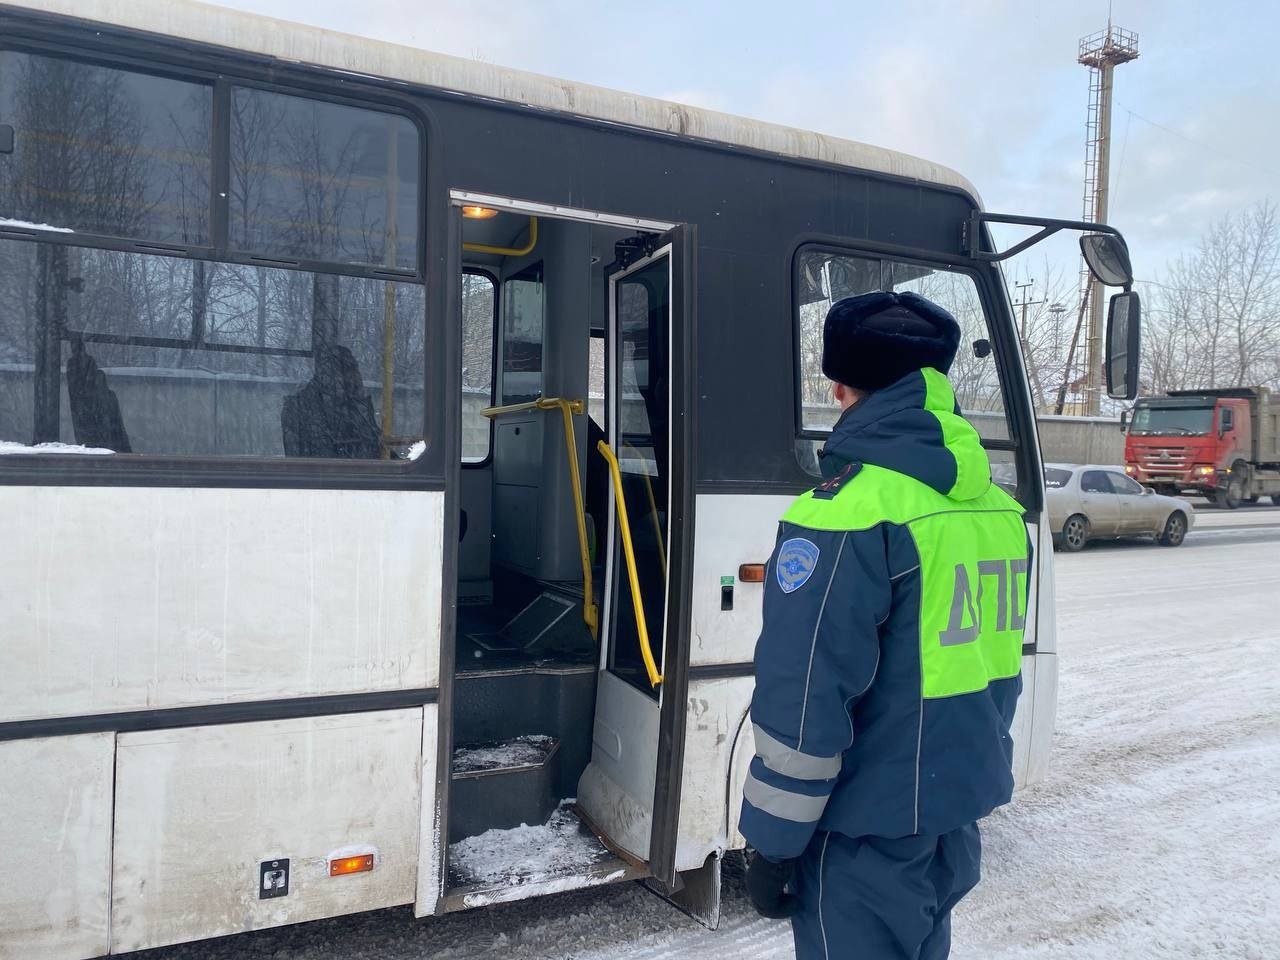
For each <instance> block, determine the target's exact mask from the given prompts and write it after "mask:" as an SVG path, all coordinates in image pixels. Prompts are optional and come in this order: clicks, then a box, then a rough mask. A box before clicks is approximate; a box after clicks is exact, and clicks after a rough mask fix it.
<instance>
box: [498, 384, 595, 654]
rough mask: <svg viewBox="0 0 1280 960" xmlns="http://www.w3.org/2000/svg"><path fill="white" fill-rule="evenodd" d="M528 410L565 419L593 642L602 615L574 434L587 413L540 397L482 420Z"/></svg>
mask: <svg viewBox="0 0 1280 960" xmlns="http://www.w3.org/2000/svg"><path fill="white" fill-rule="evenodd" d="M527 410H559V411H560V415H561V417H562V418H563V419H564V448H565V456H566V457H567V459H568V461H569V485H570V486H571V487H573V510H574V514H575V515H576V519H577V521H578V556H579V558H580V559H581V560H582V620H583V622H584V623H586V625H587V629H588V630H590V631H591V639H592V640H595V639H596V638H597V637H599V635H600V611H599V609H598V608H597V607H596V598H595V591H594V589H593V587H592V583H591V550H590V547H589V546H588V545H587V513H586V508H585V507H584V506H583V504H582V475H581V473H579V472H578V444H577V441H576V439H575V437H574V432H573V417H574V415H575V414H576V415H579V416H580V415H581V414H582V413H583V412H584V411H585V410H586V404H584V403H583V402H582V401H581V400H565V399H562V398H560V397H539V398H538V399H537V400H530V401H529V402H527V403H510V404H507V405H506V406H504V407H485V408H484V409H483V410H481V411H480V416H482V417H488V418H489V419H493V418H494V417H500V416H502V415H503V414H507V413H522V412H524V411H527Z"/></svg>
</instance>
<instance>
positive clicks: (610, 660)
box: [578, 238, 684, 876]
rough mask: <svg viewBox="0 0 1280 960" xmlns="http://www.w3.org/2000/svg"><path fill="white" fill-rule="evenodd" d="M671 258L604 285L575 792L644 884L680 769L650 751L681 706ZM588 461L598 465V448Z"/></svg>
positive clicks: (667, 755) (661, 857)
mask: <svg viewBox="0 0 1280 960" xmlns="http://www.w3.org/2000/svg"><path fill="white" fill-rule="evenodd" d="M664 239H665V238H664ZM678 251H679V248H678V246H677V247H676V248H675V252H674V253H673V245H672V244H671V243H664V244H663V245H660V246H659V247H658V248H657V249H656V250H654V251H653V252H652V253H650V254H648V255H647V256H644V257H643V258H641V259H639V260H636V261H635V262H633V263H631V264H630V265H628V266H626V267H625V268H623V269H622V270H620V271H618V272H616V273H614V274H613V275H612V276H611V277H610V278H609V300H608V302H609V323H608V328H607V356H608V366H607V377H606V409H607V414H608V416H607V419H608V429H607V434H608V447H609V452H611V454H612V456H613V457H614V458H616V471H613V470H612V469H611V475H612V478H613V482H612V485H611V490H610V495H609V505H610V509H609V515H610V522H609V537H608V546H607V551H608V552H607V553H606V556H607V557H609V558H610V562H609V568H608V572H607V579H606V585H605V594H604V599H605V610H604V616H603V618H602V622H603V624H604V630H603V631H602V637H603V644H602V650H601V659H600V669H599V674H598V682H597V693H596V715H595V724H594V731H593V738H592V739H593V743H592V757H591V764H590V765H589V767H588V768H587V771H586V773H584V775H583V777H582V781H581V783H580V785H579V793H578V803H579V806H580V808H581V809H582V811H583V813H584V814H585V815H586V816H587V818H588V819H589V820H590V821H591V823H592V824H593V825H594V826H595V827H596V828H597V829H598V830H599V831H601V832H602V833H604V834H605V835H606V836H607V837H608V838H609V839H610V840H611V842H612V843H613V844H614V845H616V846H617V847H620V848H621V849H622V850H623V851H624V852H626V853H628V854H631V855H632V856H635V857H637V858H639V859H641V860H645V861H648V862H649V864H650V869H651V870H652V871H653V873H654V875H655V876H661V875H662V874H663V873H665V872H666V870H667V868H668V867H669V866H670V864H671V863H672V862H673V861H674V837H673V836H667V835H666V830H665V819H664V817H663V816H662V815H660V814H659V815H655V810H656V809H657V808H660V807H661V806H662V805H663V804H664V803H666V802H669V799H670V798H669V797H668V796H665V795H664V796H655V793H657V794H666V793H667V791H668V790H670V789H671V783H670V776H665V777H664V776H663V775H662V774H661V773H660V772H659V771H660V770H663V769H664V768H666V769H667V770H668V773H670V771H671V770H674V771H675V774H674V775H675V776H676V777H677V778H678V771H679V769H680V767H679V764H680V762H681V759H682V758H681V757H678V756H674V754H675V753H678V752H680V751H678V750H675V749H673V748H670V747H667V748H664V750H663V752H662V754H661V755H660V753H659V743H660V742H661V743H664V744H667V743H669V740H668V738H667V737H666V736H665V735H664V733H665V726H666V724H668V723H673V722H674V721H667V720H664V711H663V710H662V705H663V703H664V701H665V699H666V698H668V697H677V698H679V700H680V702H683V692H681V691H677V690H676V689H675V688H674V685H671V684H668V683H667V682H666V680H667V679H669V678H665V677H664V673H665V672H666V671H667V670H668V668H670V667H672V666H673V665H674V662H675V660H676V659H677V658H678V657H679V656H682V655H684V654H682V653H680V652H679V650H682V649H683V645H681V644H678V643H675V642H673V639H674V638H672V637H669V636H668V633H669V623H670V622H673V619H674V618H670V617H669V614H670V608H671V604H670V603H669V595H670V593H671V591H672V590H673V589H674V586H673V584H674V577H675V576H678V575H679V574H678V572H676V571H674V570H673V568H672V557H671V545H672V542H673V513H672V502H673V501H672V496H673V489H675V488H674V487H673V477H672V474H671V470H672V468H673V464H672V450H673V443H672V440H673V437H672V408H673V402H679V401H675V399H674V398H678V397H680V396H681V392H680V391H679V390H678V389H675V387H676V386H677V383H676V381H677V380H679V378H680V377H681V373H680V371H679V369H678V365H677V364H675V363H673V350H672V328H673V317H679V316H680V310H679V309H678V305H679V297H680V284H679V283H678V282H677V281H678V276H679V272H680V271H679V269H678V266H677V260H678ZM589 455H590V456H593V457H599V456H602V455H605V456H606V459H609V457H608V455H607V454H605V453H602V452H601V451H600V450H599V449H597V450H592V451H590V452H589ZM680 466H681V468H683V466H682V465H680ZM676 482H677V483H678V482H679V481H678V479H677V481H676ZM676 539H677V540H678V539H679V538H678V537H676ZM633 574H634V576H633ZM679 673H680V675H681V677H683V671H679ZM660 677H664V679H659V678H660ZM680 719H681V721H682V720H683V714H681V717H680ZM677 788H678V784H677ZM655 822H657V823H659V826H658V831H662V835H659V834H658V833H657V832H655V829H654V824H655ZM671 833H672V834H673V833H674V831H673V830H672V831H671Z"/></svg>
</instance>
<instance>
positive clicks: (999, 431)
mask: <svg viewBox="0 0 1280 960" xmlns="http://www.w3.org/2000/svg"><path fill="white" fill-rule="evenodd" d="M837 414H838V411H835V410H834V409H833V408H832V407H828V406H806V407H805V422H806V423H809V424H813V425H819V424H822V425H829V424H831V423H834V422H835V417H836V416H837ZM965 419H967V420H968V421H969V422H970V423H972V424H973V425H974V427H975V428H976V429H977V431H978V433H979V434H980V435H982V436H983V437H984V438H985V439H988V440H997V439H998V440H1006V439H1008V437H1009V427H1008V424H1007V423H1006V422H1005V418H1004V414H1003V413H990V412H986V411H981V412H977V413H966V414H965ZM1036 422H1037V423H1038V424H1039V427H1040V450H1041V453H1042V454H1043V456H1044V460H1045V462H1046V463H1114V464H1122V463H1124V434H1123V433H1121V432H1120V421H1119V420H1117V419H1114V418H1109V417H1056V416H1051V415H1041V416H1040V417H1039V418H1037V421H1036Z"/></svg>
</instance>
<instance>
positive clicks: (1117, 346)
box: [1107, 290, 1142, 400]
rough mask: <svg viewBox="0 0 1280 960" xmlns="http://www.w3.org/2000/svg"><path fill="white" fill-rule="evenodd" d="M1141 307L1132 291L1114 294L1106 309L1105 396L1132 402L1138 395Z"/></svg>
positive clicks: (1135, 293) (1134, 292)
mask: <svg viewBox="0 0 1280 960" xmlns="http://www.w3.org/2000/svg"><path fill="white" fill-rule="evenodd" d="M1141 320H1142V305H1141V303H1140V302H1139V300H1138V294H1137V292H1136V291H1134V290H1126V291H1125V292H1124V293H1117V294H1116V295H1115V296H1114V297H1112V298H1111V305H1110V307H1108V309H1107V396H1109V397H1110V398H1111V399H1112V400H1132V399H1134V398H1135V397H1136V396H1137V395H1138V362H1139V360H1140V359H1141V346H1142V341H1141V335H1140V328H1141Z"/></svg>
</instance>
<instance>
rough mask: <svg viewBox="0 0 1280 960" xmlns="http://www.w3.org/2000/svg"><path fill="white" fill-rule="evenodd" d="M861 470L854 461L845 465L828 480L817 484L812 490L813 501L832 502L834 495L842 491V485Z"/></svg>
mask: <svg viewBox="0 0 1280 960" xmlns="http://www.w3.org/2000/svg"><path fill="white" fill-rule="evenodd" d="M861 469H862V464H861V463H859V462H857V461H856V460H855V461H854V462H853V463H846V464H845V465H844V468H843V469H842V470H841V471H840V472H839V473H837V474H836V475H835V476H834V477H832V478H831V479H830V480H827V481H826V482H824V483H821V484H819V485H818V486H816V487H814V488H813V499H815V500H833V499H835V495H836V494H837V493H839V492H840V491H841V489H843V487H844V485H845V484H846V483H848V482H849V481H850V480H852V479H853V478H854V477H856V476H857V475H858V472H859V471H860V470H861Z"/></svg>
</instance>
